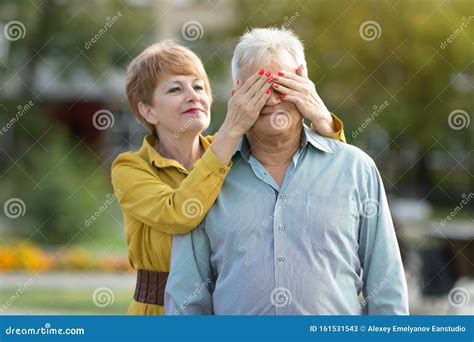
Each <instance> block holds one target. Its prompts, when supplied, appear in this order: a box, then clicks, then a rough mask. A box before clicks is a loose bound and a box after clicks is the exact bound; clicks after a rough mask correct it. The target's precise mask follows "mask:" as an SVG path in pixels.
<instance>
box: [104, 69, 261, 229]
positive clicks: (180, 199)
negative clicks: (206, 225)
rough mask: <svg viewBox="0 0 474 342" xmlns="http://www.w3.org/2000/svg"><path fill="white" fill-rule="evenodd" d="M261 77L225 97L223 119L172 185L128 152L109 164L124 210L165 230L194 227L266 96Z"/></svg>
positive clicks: (149, 224) (152, 225)
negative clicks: (203, 149) (185, 172)
mask: <svg viewBox="0 0 474 342" xmlns="http://www.w3.org/2000/svg"><path fill="white" fill-rule="evenodd" d="M266 83H267V77H266V76H264V75H260V74H258V73H256V74H255V75H253V76H252V77H250V78H249V79H247V80H246V82H245V83H244V84H242V85H241V86H240V87H239V89H238V90H237V91H236V92H235V94H234V96H232V98H231V99H230V100H229V107H228V108H229V109H228V113H227V115H226V119H225V121H224V123H223V124H222V126H221V129H219V131H218V132H217V135H216V137H215V138H214V139H213V141H212V143H211V145H210V148H208V149H207V150H206V152H205V153H204V154H203V156H202V158H201V159H199V160H198V161H197V162H196V163H195V164H194V166H193V168H192V170H191V171H190V172H189V173H188V175H187V176H186V178H184V179H183V181H182V182H181V183H180V184H179V185H178V186H177V187H171V186H170V185H169V184H167V183H166V182H165V181H163V180H162V179H160V178H159V177H158V176H157V175H156V174H155V172H154V170H153V167H154V166H152V165H150V164H148V163H147V162H146V161H145V160H143V159H142V158H140V157H139V156H138V155H136V154H135V153H132V152H128V153H124V154H121V155H120V156H119V157H118V158H117V159H116V160H115V161H114V163H113V164H112V184H113V186H114V189H115V193H116V194H117V198H118V201H119V203H120V206H121V208H122V210H123V211H124V212H127V213H129V214H130V215H131V216H132V217H134V218H135V219H137V220H138V221H140V222H143V223H144V224H146V225H148V226H150V227H152V228H154V229H158V230H160V231H162V232H164V233H168V234H186V233H188V232H190V231H191V230H192V229H194V228H195V227H196V226H197V225H198V224H199V223H200V222H201V221H202V219H203V218H204V216H205V215H206V214H207V212H208V210H209V208H210V207H211V206H212V204H213V203H214V202H215V200H216V198H217V196H218V194H219V192H220V190H221V187H222V183H223V182H224V178H225V176H226V175H227V173H228V172H229V164H230V160H231V158H232V155H233V153H234V151H235V148H236V147H237V144H238V143H239V141H240V138H241V137H242V136H243V134H245V132H246V131H247V130H248V129H249V128H250V127H251V126H252V125H253V124H254V123H255V121H256V120H257V118H258V115H259V113H260V111H261V109H262V108H263V106H264V104H265V103H266V101H267V98H268V96H269V92H267V89H268V85H267V84H266Z"/></svg>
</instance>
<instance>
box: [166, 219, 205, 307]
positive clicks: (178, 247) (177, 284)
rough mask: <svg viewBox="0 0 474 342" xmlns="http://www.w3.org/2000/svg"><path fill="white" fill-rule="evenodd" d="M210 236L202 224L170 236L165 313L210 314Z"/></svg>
mask: <svg viewBox="0 0 474 342" xmlns="http://www.w3.org/2000/svg"><path fill="white" fill-rule="evenodd" d="M210 257H211V248H210V244H209V238H208V236H207V234H206V233H205V231H204V229H203V227H202V225H200V226H199V227H198V228H196V229H195V230H193V231H192V232H191V233H189V234H186V235H175V236H174V237H173V248H172V254H171V273H170V275H169V277H168V282H167V284H166V291H165V314H166V315H212V314H213V310H212V295H211V292H210V289H211V288H213V286H214V279H213V278H212V269H211V263H210Z"/></svg>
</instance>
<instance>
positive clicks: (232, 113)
mask: <svg viewBox="0 0 474 342" xmlns="http://www.w3.org/2000/svg"><path fill="white" fill-rule="evenodd" d="M264 72H265V71H264V70H263V69H261V70H260V71H259V72H258V73H255V74H254V75H252V76H251V77H249V78H248V79H247V80H246V81H245V82H244V83H243V84H242V82H241V81H240V80H238V81H237V88H236V89H235V90H233V91H232V96H231V98H230V99H229V102H228V104H227V115H226V118H225V121H224V123H223V124H222V126H223V127H222V128H224V129H226V130H227V131H228V132H232V133H234V134H236V135H238V136H239V138H240V137H242V136H243V135H244V134H245V133H246V132H247V131H248V130H249V129H250V127H252V126H253V125H254V124H255V121H257V119H258V116H259V115H260V112H261V110H262V108H263V106H264V105H265V103H266V102H267V100H268V98H269V97H270V93H271V84H270V83H269V82H268V80H269V79H270V80H271V77H269V76H266V75H265V73H264Z"/></svg>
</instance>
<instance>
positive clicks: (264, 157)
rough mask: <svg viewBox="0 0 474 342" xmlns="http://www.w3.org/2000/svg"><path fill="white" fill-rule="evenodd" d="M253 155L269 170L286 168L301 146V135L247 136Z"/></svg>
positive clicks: (291, 133)
mask: <svg viewBox="0 0 474 342" xmlns="http://www.w3.org/2000/svg"><path fill="white" fill-rule="evenodd" d="M247 139H248V141H249V145H250V151H251V152H252V155H253V156H254V157H255V158H256V159H257V160H258V161H259V162H260V163H262V165H263V166H264V167H265V168H267V167H269V168H275V167H279V166H282V167H283V166H284V167H285V169H286V167H287V166H288V164H289V163H290V162H291V160H292V159H293V156H294V155H295V153H296V151H297V150H298V148H299V146H300V144H301V134H300V133H298V134H294V133H293V132H290V133H289V134H281V135H278V136H259V137H255V136H253V135H251V134H247Z"/></svg>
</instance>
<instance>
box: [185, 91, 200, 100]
mask: <svg viewBox="0 0 474 342" xmlns="http://www.w3.org/2000/svg"><path fill="white" fill-rule="evenodd" d="M199 99H200V97H199V94H198V93H197V91H196V90H195V89H194V88H192V87H191V89H189V90H188V91H187V93H186V101H187V102H198V101H199Z"/></svg>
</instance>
